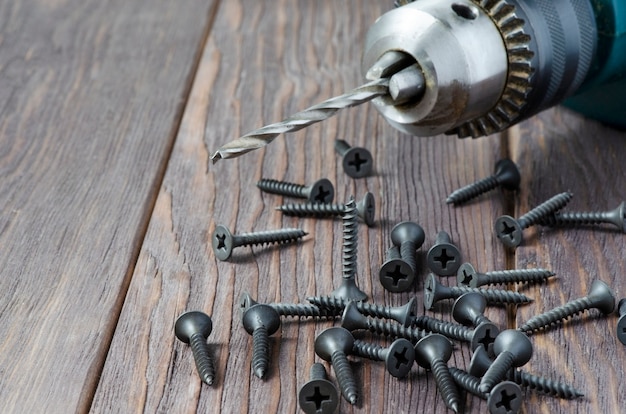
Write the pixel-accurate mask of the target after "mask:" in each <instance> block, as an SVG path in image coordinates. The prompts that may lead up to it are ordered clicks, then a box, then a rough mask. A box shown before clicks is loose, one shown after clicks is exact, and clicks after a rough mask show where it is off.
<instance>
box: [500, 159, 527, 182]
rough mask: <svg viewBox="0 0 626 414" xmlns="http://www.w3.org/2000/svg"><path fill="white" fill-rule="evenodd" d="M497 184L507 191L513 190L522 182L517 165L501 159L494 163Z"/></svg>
mask: <svg viewBox="0 0 626 414" xmlns="http://www.w3.org/2000/svg"><path fill="white" fill-rule="evenodd" d="M494 175H495V176H496V177H497V179H498V184H500V185H501V186H502V187H504V188H506V189H507V190H515V189H517V187H519V183H520V181H521V180H522V177H521V176H520V173H519V170H518V169H517V165H515V163H514V162H513V161H511V160H510V159H509V158H503V159H501V160H499V161H498V162H497V163H496V168H495V174H494Z"/></svg>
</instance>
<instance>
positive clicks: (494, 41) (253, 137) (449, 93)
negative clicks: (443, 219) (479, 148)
mask: <svg viewBox="0 0 626 414" xmlns="http://www.w3.org/2000/svg"><path fill="white" fill-rule="evenodd" d="M396 6H397V7H396V8H394V9H392V10H390V11H389V12H387V13H385V14H383V15H382V16H381V17H379V18H378V19H377V20H376V22H375V23H374V24H373V25H372V27H371V28H370V30H369V31H368V33H367V36H366V38H365V43H364V49H363V59H362V68H363V72H364V73H365V74H366V78H367V79H368V80H370V82H369V83H367V84H364V85H361V86H360V87H358V88H356V89H354V90H353V91H351V92H348V93H346V94H344V95H341V96H337V97H334V98H331V99H328V100H326V101H324V102H321V103H319V104H317V105H314V106H312V107H310V108H308V109H305V110H303V111H301V112H298V113H296V114H294V115H292V116H291V117H289V118H287V119H285V120H284V121H282V122H278V123H275V124H270V125H267V126H265V127H263V128H260V129H258V130H255V131H252V132H250V133H248V134H246V135H244V136H242V137H240V138H238V139H236V140H234V141H231V142H229V143H227V144H226V145H224V146H222V147H221V148H220V149H218V150H217V151H216V152H215V153H214V154H213V155H212V157H211V158H212V159H213V161H214V162H216V161H217V160H218V159H221V158H232V157H237V156H239V155H242V154H244V153H246V152H249V151H252V150H254V149H257V148H261V147H263V146H265V145H267V144H268V143H269V142H271V141H272V140H273V139H274V138H275V137H276V136H277V135H279V134H282V133H286V132H293V131H297V130H299V129H302V128H304V127H306V126H308V125H311V124H313V123H315V122H320V121H322V120H324V119H326V118H328V117H330V116H333V115H334V114H335V113H336V112H337V111H338V110H340V109H343V108H346V107H350V106H355V105H359V104H362V103H364V102H367V101H370V100H373V103H374V105H375V106H376V108H377V109H378V111H379V112H380V113H381V114H382V115H383V116H384V117H385V119H386V120H387V121H388V122H389V123H390V124H391V125H392V126H394V127H395V128H396V129H398V130H400V131H403V132H406V133H408V134H411V135H416V136H432V135H437V134H441V133H447V134H456V135H458V136H459V137H468V136H471V137H479V136H484V135H489V134H492V133H496V132H499V131H502V130H504V129H506V128H508V127H509V126H511V125H514V124H516V123H518V122H520V121H521V120H524V119H526V118H528V117H530V116H532V115H534V114H536V113H538V112H540V111H542V110H544V109H546V108H549V107H551V106H554V105H557V104H559V103H562V102H563V103H565V104H566V105H568V106H569V107H571V108H573V109H575V110H578V111H580V112H581V113H583V114H585V115H587V116H590V117H593V118H595V119H598V120H600V121H602V122H605V123H608V124H611V125H614V126H618V127H626V0H415V1H411V0H397V1H396Z"/></svg>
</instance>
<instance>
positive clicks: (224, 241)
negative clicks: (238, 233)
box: [211, 225, 235, 261]
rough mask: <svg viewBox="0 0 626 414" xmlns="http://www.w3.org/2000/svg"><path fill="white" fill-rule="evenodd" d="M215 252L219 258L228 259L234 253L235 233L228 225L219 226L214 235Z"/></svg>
mask: <svg viewBox="0 0 626 414" xmlns="http://www.w3.org/2000/svg"><path fill="white" fill-rule="evenodd" d="M211 242H212V246H213V253H215V257H217V258H218V259H219V260H222V261H224V260H228V258H229V257H230V255H231V254H232V253H233V248H234V247H235V246H234V243H233V235H232V233H231V232H230V230H229V229H228V228H227V227H226V226H221V225H220V226H217V227H216V228H215V231H214V232H213V237H212V240H211Z"/></svg>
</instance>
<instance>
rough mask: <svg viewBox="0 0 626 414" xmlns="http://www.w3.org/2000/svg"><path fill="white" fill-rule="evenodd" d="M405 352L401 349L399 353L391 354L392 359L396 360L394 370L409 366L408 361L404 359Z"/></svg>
mask: <svg viewBox="0 0 626 414" xmlns="http://www.w3.org/2000/svg"><path fill="white" fill-rule="evenodd" d="M406 352H407V349H406V348H402V351H401V352H398V351H396V352H394V353H393V357H394V359H395V360H396V369H400V367H401V366H403V365H408V364H409V362H410V361H409V359H408V358H407V357H406Z"/></svg>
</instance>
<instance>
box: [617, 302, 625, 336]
mask: <svg viewBox="0 0 626 414" xmlns="http://www.w3.org/2000/svg"><path fill="white" fill-rule="evenodd" d="M624 303H626V298H625V299H622V300H620V301H619V304H618V305H617V306H618V308H619V309H621V308H622V306H623V305H624ZM617 339H619V341H620V342H621V343H622V344H624V345H626V313H624V314H623V315H620V317H619V319H618V320H617Z"/></svg>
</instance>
